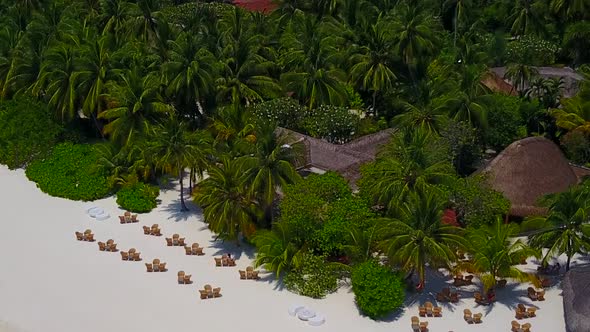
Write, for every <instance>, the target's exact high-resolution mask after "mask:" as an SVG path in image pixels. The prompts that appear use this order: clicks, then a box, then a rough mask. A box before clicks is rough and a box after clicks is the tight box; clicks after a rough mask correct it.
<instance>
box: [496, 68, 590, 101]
mask: <svg viewBox="0 0 590 332" xmlns="http://www.w3.org/2000/svg"><path fill="white" fill-rule="evenodd" d="M534 68H535V69H537V71H538V72H539V76H540V77H543V78H563V82H564V86H563V91H562V93H563V95H564V97H571V96H573V95H575V94H576V92H577V91H578V88H579V82H580V81H581V80H582V79H583V77H582V75H580V74H578V73H576V72H575V71H574V70H573V69H571V68H569V67H564V68H554V67H534ZM490 70H491V71H492V72H494V73H495V74H496V75H498V76H499V77H501V78H503V77H504V75H505V74H506V67H494V68H491V69H490ZM504 81H506V82H507V83H510V81H508V80H504ZM526 88H528V87H527V86H525V89H526Z"/></svg>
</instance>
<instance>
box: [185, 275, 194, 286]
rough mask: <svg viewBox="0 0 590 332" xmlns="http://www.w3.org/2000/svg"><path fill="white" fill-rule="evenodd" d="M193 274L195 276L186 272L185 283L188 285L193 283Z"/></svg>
mask: <svg viewBox="0 0 590 332" xmlns="http://www.w3.org/2000/svg"><path fill="white" fill-rule="evenodd" d="M192 276H193V275H192V274H185V275H184V283H185V284H186V285H189V284H192V283H193V282H192V280H191V277H192Z"/></svg>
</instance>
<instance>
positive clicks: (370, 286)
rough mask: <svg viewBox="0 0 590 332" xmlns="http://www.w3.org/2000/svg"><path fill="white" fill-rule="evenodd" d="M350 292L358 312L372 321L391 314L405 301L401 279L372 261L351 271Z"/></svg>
mask: <svg viewBox="0 0 590 332" xmlns="http://www.w3.org/2000/svg"><path fill="white" fill-rule="evenodd" d="M352 291H353V292H354V297H355V301H356V304H357V306H358V308H359V310H360V311H361V312H362V313H363V314H365V315H367V316H369V317H370V318H372V319H378V318H382V317H384V316H386V315H387V314H389V313H392V312H393V311H394V310H396V309H397V308H399V307H400V306H401V305H402V304H403V302H404V299H405V292H404V286H403V283H402V279H401V277H400V276H398V275H396V274H394V273H392V272H391V271H390V270H389V269H388V268H386V267H384V266H381V265H379V264H378V263H377V262H375V261H372V260H371V261H367V262H364V263H361V264H359V265H357V266H356V267H355V268H354V270H353V271H352Z"/></svg>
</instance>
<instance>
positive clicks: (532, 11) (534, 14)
mask: <svg viewBox="0 0 590 332" xmlns="http://www.w3.org/2000/svg"><path fill="white" fill-rule="evenodd" d="M543 6H544V5H543V2H542V1H532V0H519V1H517V2H516V5H515V6H514V7H513V11H514V12H513V13H512V14H511V15H510V17H508V21H510V22H512V25H511V30H510V32H511V33H512V34H513V35H515V36H524V35H526V34H533V33H534V34H539V35H542V34H544V33H545V31H546V30H545V25H544V21H543V13H544V12H545V10H544V9H545V8H543Z"/></svg>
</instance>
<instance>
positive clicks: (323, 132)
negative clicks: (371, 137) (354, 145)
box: [302, 105, 360, 144]
mask: <svg viewBox="0 0 590 332" xmlns="http://www.w3.org/2000/svg"><path fill="white" fill-rule="evenodd" d="M359 122H360V118H359V117H358V115H356V114H353V113H352V112H350V111H349V110H348V108H346V107H337V106H330V105H321V106H320V107H319V108H317V109H314V110H313V111H311V112H310V116H309V117H306V118H305V119H304V120H303V124H302V128H303V130H304V132H305V133H307V134H309V135H310V136H312V137H317V138H323V139H325V140H327V141H328V142H331V143H339V144H342V143H346V142H348V141H350V140H351V139H352V138H353V137H354V135H355V134H356V133H357V132H358V128H359Z"/></svg>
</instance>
